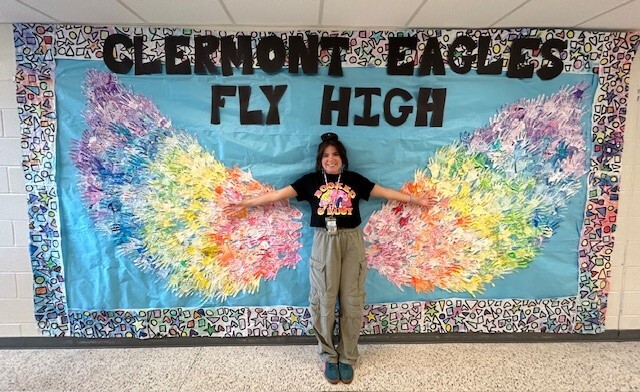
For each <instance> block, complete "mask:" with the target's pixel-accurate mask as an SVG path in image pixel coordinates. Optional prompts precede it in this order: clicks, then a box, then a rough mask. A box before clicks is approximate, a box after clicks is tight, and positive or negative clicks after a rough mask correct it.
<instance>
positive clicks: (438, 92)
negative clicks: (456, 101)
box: [416, 87, 447, 127]
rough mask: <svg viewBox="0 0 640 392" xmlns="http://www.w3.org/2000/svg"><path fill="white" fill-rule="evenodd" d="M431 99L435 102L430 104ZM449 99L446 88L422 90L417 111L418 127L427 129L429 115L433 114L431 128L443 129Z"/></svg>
mask: <svg viewBox="0 0 640 392" xmlns="http://www.w3.org/2000/svg"><path fill="white" fill-rule="evenodd" d="M429 97H432V98H433V100H432V101H431V102H429ZM446 97H447V89H446V88H434V89H431V88H428V87H424V88H421V89H420V91H419V92H418V103H417V106H418V110H416V127H426V126H427V117H428V113H429V112H431V121H429V126H430V127H441V126H442V120H443V118H444V102H445V99H446Z"/></svg>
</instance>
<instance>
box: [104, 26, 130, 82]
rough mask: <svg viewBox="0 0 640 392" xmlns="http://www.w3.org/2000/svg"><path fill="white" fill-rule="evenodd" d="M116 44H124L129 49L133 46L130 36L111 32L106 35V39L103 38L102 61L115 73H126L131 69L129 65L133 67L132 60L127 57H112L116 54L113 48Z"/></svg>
mask: <svg viewBox="0 0 640 392" xmlns="http://www.w3.org/2000/svg"><path fill="white" fill-rule="evenodd" d="M118 44H120V45H122V46H124V47H125V48H126V49H131V48H132V47H133V42H132V41H131V38H129V37H127V36H126V35H124V34H111V35H110V36H108V37H107V39H105V40H104V48H103V56H104V63H105V65H106V66H107V68H109V69H110V70H111V72H113V73H117V74H126V73H128V72H129V71H131V67H133V60H131V59H130V58H128V57H124V58H122V59H119V60H117V59H116V58H115V57H114V56H115V54H116V52H115V48H116V45H118Z"/></svg>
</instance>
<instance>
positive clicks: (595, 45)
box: [14, 24, 640, 339]
mask: <svg viewBox="0 0 640 392" xmlns="http://www.w3.org/2000/svg"><path fill="white" fill-rule="evenodd" d="M113 33H122V34H126V35H129V36H131V35H143V36H144V37H145V38H144V40H145V42H146V44H147V45H146V47H145V50H144V56H145V61H150V60H153V59H156V58H160V59H162V58H163V56H164V37H165V36H166V35H171V34H174V35H189V36H195V35H203V34H210V35H215V36H225V35H229V34H234V35H239V34H244V35H251V36H252V37H253V42H254V45H255V44H256V42H257V39H258V38H259V37H262V36H265V35H269V34H276V35H279V36H281V37H283V38H286V37H287V36H289V35H293V34H298V35H306V34H311V33H312V34H317V35H319V36H325V35H330V36H342V37H347V38H349V40H350V47H349V50H347V51H346V53H344V55H343V58H342V62H343V65H344V66H360V67H362V66H383V65H384V64H386V46H385V45H386V42H387V39H388V37H391V36H417V37H418V49H419V51H420V52H421V50H422V49H424V44H425V41H426V39H427V38H428V37H437V38H438V42H439V43H440V46H441V50H442V51H443V55H444V56H443V57H445V58H446V52H447V51H448V50H449V47H448V45H450V44H451V43H452V42H453V40H454V39H455V37H457V36H460V35H469V36H472V37H479V36H481V35H488V36H490V37H491V38H492V43H493V47H492V50H491V53H490V60H493V59H499V58H501V59H503V64H504V65H505V66H506V64H507V61H508V58H509V46H508V43H509V41H510V40H513V39H515V38H521V37H539V38H543V39H545V40H546V39H550V38H560V39H563V40H566V41H567V42H568V48H567V50H566V51H565V52H563V54H562V60H563V61H564V67H565V72H595V73H597V74H598V75H599V86H598V92H597V94H596V97H595V101H594V107H593V118H592V135H591V136H592V139H593V151H592V154H591V166H590V172H589V181H588V190H587V192H588V196H587V197H588V200H587V203H586V206H585V216H584V222H583V227H582V231H581V238H580V244H579V261H578V262H579V269H580V276H579V291H578V293H576V295H575V296H571V297H566V298H549V299H542V300H520V299H505V300H462V299H446V300H439V301H429V302H402V303H387V304H374V305H367V306H366V307H365V309H364V313H363V316H364V317H363V325H364V328H363V332H362V333H363V334H384V333H398V332H406V333H428V332H438V333H448V332H485V333H499V332H560V333H599V332H603V331H604V320H605V314H606V309H607V294H608V292H609V288H610V287H609V285H610V283H609V274H610V271H611V260H610V259H611V253H612V249H613V243H614V236H613V235H614V232H615V229H616V216H617V205H618V197H619V180H620V178H619V177H620V176H619V174H620V158H621V153H622V140H623V130H624V125H625V120H626V111H627V100H628V78H629V73H630V67H631V62H632V60H633V56H634V55H635V51H636V49H637V47H638V43H639V42H640V35H639V33H626V32H586V31H579V30H560V29H551V30H543V29H526V28H522V29H509V30H500V29H494V30H406V31H343V32H326V31H290V32H280V33H272V32H246V33H240V32H238V33H228V32H223V31H210V30H192V29H177V28H141V27H126V28H118V27H93V26H83V25H40V24H16V25H14V42H15V48H16V62H17V72H16V88H17V101H18V111H19V116H20V126H21V134H22V149H23V155H22V156H23V162H22V163H23V169H24V173H25V178H26V183H27V193H28V197H29V203H28V206H29V227H30V238H31V249H30V250H31V264H32V268H33V272H34V283H35V284H34V301H35V316H36V320H37V322H38V328H39V329H40V330H41V331H42V333H43V334H45V335H50V336H76V337H93V338H109V337H136V338H140V339H146V338H155V337H170V336H211V337H238V336H239V337H249V336H297V335H307V334H312V333H313V329H312V327H311V324H310V315H309V311H308V309H307V308H304V307H288V306H276V307H238V308H235V307H218V308H208V309H182V308H176V309H151V310H147V309H145V310H117V309H114V310H100V311H93V310H87V311H74V312H69V311H68V309H67V306H66V295H65V286H64V267H63V262H62V254H61V251H60V241H61V238H60V233H59V230H58V222H59V213H58V200H57V195H56V182H55V165H54V163H55V137H56V110H55V107H56V106H55V94H54V91H55V78H54V70H55V59H56V58H76V59H95V60H100V59H101V58H102V47H103V43H104V40H105V39H106V37H107V36H108V35H109V34H113ZM285 42H286V40H285ZM186 52H187V53H186V54H187V55H188V56H193V53H191V52H190V51H189V49H188V48H187V51H186ZM411 56H412V55H411V54H407V60H413V61H415V62H416V63H417V62H418V60H419V59H418V58H417V57H416V58H412V57H411ZM218 60H219V59H218V58H214V61H218ZM328 61H329V56H328V54H326V53H323V54H322V57H321V62H322V63H323V64H325V65H326V64H327V63H328ZM445 61H446V60H445ZM528 61H529V62H530V63H532V64H534V65H535V66H536V67H537V66H538V65H539V64H540V61H542V59H541V58H539V57H536V56H534V57H532V58H530V59H528ZM543 65H544V64H543ZM474 67H475V64H474Z"/></svg>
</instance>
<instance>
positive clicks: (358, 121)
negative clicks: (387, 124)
mask: <svg viewBox="0 0 640 392" xmlns="http://www.w3.org/2000/svg"><path fill="white" fill-rule="evenodd" d="M362 95H364V107H363V108H362V117H360V116H358V115H357V114H356V115H355V116H354V120H353V125H367V126H370V127H377V126H378V125H379V124H380V115H379V114H376V115H375V116H372V115H371V96H372V95H377V96H378V97H379V96H380V89H379V88H373V87H356V89H355V97H356V98H358V97H360V96H362Z"/></svg>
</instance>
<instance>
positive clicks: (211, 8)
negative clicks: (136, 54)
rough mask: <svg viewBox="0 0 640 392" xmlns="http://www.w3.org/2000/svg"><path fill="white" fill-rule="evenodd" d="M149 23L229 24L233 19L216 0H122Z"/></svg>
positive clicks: (186, 24)
mask: <svg viewBox="0 0 640 392" xmlns="http://www.w3.org/2000/svg"><path fill="white" fill-rule="evenodd" d="M122 3H123V4H125V5H126V6H127V7H129V8H130V9H131V10H132V11H133V12H135V13H136V14H138V15H139V16H140V17H141V18H142V19H144V20H145V21H146V22H147V23H150V24H154V25H180V26H184V27H188V26H196V25H200V26H201V25H207V26H212V25H228V24H231V20H230V19H229V17H228V16H227V14H226V12H225V11H224V9H223V8H222V6H221V5H220V3H219V2H218V1H214V0H189V1H175V0H122Z"/></svg>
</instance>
